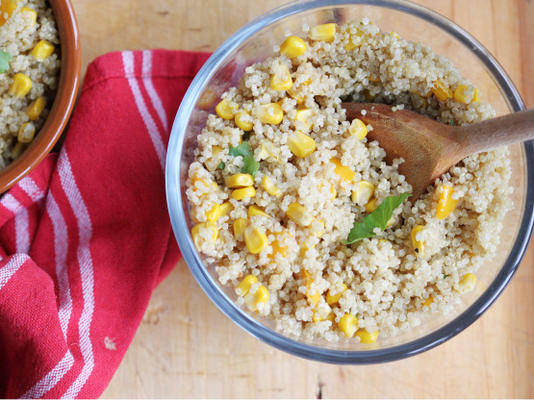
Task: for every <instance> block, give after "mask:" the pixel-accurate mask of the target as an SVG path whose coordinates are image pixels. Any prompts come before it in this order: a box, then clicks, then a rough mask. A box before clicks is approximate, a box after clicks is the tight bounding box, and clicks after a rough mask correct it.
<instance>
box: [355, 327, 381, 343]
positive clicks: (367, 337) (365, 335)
mask: <svg viewBox="0 0 534 400" xmlns="http://www.w3.org/2000/svg"><path fill="white" fill-rule="evenodd" d="M356 336H358V337H359V338H360V343H375V342H376V339H377V338H378V331H373V332H369V331H368V330H367V329H365V328H362V329H358V331H357V332H356Z"/></svg>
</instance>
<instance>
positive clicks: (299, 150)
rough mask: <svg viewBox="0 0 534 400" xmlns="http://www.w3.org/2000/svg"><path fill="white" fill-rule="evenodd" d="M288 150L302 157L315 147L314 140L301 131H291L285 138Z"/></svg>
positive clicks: (311, 151)
mask: <svg viewBox="0 0 534 400" xmlns="http://www.w3.org/2000/svg"><path fill="white" fill-rule="evenodd" d="M287 146H288V147H289V150H291V152H292V153H293V154H294V155H296V156H297V157H300V158H304V157H306V156H309V155H310V154H311V153H313V152H314V151H315V149H316V145H315V140H314V139H313V138H311V137H310V136H308V135H306V134H305V133H303V132H301V131H296V132H293V133H292V134H291V135H290V136H289V137H288V138H287Z"/></svg>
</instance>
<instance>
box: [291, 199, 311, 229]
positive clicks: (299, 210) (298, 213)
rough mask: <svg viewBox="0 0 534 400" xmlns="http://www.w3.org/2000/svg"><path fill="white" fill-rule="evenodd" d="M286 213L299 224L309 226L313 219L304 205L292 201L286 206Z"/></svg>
mask: <svg viewBox="0 0 534 400" xmlns="http://www.w3.org/2000/svg"><path fill="white" fill-rule="evenodd" d="M286 214H287V216H288V217H289V218H291V219H292V220H293V221H295V222H296V223H297V224H299V225H301V226H309V225H310V224H311V223H312V220H313V217H312V215H311V214H310V213H309V212H308V210H306V207H304V206H302V205H300V204H299V203H297V202H293V203H291V204H290V205H289V206H288V207H287V212H286Z"/></svg>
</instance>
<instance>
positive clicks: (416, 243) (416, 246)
mask: <svg viewBox="0 0 534 400" xmlns="http://www.w3.org/2000/svg"><path fill="white" fill-rule="evenodd" d="M423 229H425V227H424V226H422V225H415V226H414V227H413V229H412V233H411V234H410V237H411V239H412V247H413V250H414V251H415V252H416V253H417V254H423V252H424V251H425V243H424V242H423V241H422V240H417V234H418V233H419V232H421V231H422V230H423Z"/></svg>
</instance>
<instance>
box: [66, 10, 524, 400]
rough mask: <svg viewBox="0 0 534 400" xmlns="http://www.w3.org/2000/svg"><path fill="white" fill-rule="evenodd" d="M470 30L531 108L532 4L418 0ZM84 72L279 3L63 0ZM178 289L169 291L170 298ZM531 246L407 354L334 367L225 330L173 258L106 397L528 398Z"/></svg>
mask: <svg viewBox="0 0 534 400" xmlns="http://www.w3.org/2000/svg"><path fill="white" fill-rule="evenodd" d="M419 2H420V3H421V4H423V5H425V6H427V7H430V8H432V9H434V10H436V11H438V12H440V13H442V14H444V15H445V16H447V17H449V18H451V19H452V20H454V21H455V22H457V23H458V24H459V25H460V26H462V27H464V28H465V29H467V30H468V31H469V32H471V33H472V34H473V35H474V36H475V37H477V38H478V39H479V40H480V41H481V42H482V43H483V44H484V45H485V46H486V47H487V48H489V50H490V51H491V52H492V53H493V54H494V55H495V56H496V58H497V59H498V60H499V61H500V62H501V63H502V65H503V66H504V67H505V69H506V70H507V71H508V73H509V74H510V75H511V77H512V79H513V81H514V82H515V84H516V85H517V86H518V88H519V89H520V91H521V93H522V95H523V97H524V99H525V100H526V102H527V104H528V105H529V106H530V107H532V106H534V2H532V1H529V0H491V1H490V0H476V1H475V0H468V1H467V0H419ZM73 3H74V5H75V8H76V12H77V15H78V19H79V23H80V29H81V39H82V44H83V61H84V70H85V67H86V66H87V63H88V62H89V61H90V60H92V59H93V58H94V57H96V56H98V55H100V54H103V53H105V52H108V51H112V50H123V49H142V48H171V49H173V48H174V49H191V50H207V51H210V50H214V49H215V48H217V46H219V44H221V43H222V41H223V40H224V39H225V38H227V37H228V36H229V35H230V34H231V33H233V32H234V31H235V30H237V29H238V28H239V27H241V26H242V25H244V24H245V23H246V22H248V21H249V20H251V19H252V18H253V17H255V16H257V15H259V14H261V13H263V12H265V11H267V10H269V9H271V8H273V7H275V6H278V5H279V4H281V3H283V1H280V0H262V1H253V0H152V1H146V0H129V1H125V0H73ZM176 293H180V296H179V297H178V296H176ZM533 309H534V246H532V245H531V246H530V248H529V250H528V253H527V255H526V257H525V260H524V261H523V264H522V266H521V268H520V269H519V272H518V273H517V275H516V276H515V278H514V280H513V282H512V283H511V284H510V286H509V287H508V288H507V289H506V291H505V292H504V294H503V295H502V296H501V297H500V298H499V299H498V301H497V302H496V303H495V305H494V306H493V307H492V308H491V309H490V310H489V311H488V312H487V313H486V314H485V315H484V316H483V317H482V318H481V319H479V320H478V321H477V322H476V323H475V324H473V325H472V326H471V327H470V328H468V329H467V330H466V331H464V332H463V333H461V334H460V335H458V336H456V337H455V338H454V339H452V340H450V341H448V342H446V343H445V344H443V345H441V346H439V347H437V348H435V349H433V350H431V351H428V352H426V353H424V354H421V355H419V356H416V357H412V358H410V359H407V360H402V361H397V362H393V363H388V364H382V365H372V366H335V365H326V364H320V363H317V362H311V361H306V360H302V359H299V358H296V357H293V356H290V355H288V354H285V353H282V352H281V351H278V350H275V349H273V348H272V347H269V346H267V345H265V344H263V343H261V342H259V341H258V340H256V339H254V338H252V337H251V336H249V335H247V334H246V333H245V332H243V331H242V330H241V329H240V328H238V327H237V326H235V325H234V324H233V323H232V322H231V321H230V320H228V319H227V318H226V317H225V316H224V315H223V314H222V313H221V312H219V311H218V309H217V308H216V307H215V306H214V305H213V304H212V303H211V302H210V301H209V300H208V298H207V297H206V295H205V294H204V293H203V292H202V290H201V289H200V288H199V287H198V285H197V284H196V282H195V281H194V280H193V278H192V276H191V274H190V273H189V270H188V268H187V266H186V265H185V263H184V262H183V261H181V262H180V263H179V265H178V267H177V268H176V269H175V270H174V271H173V272H172V273H171V275H170V276H169V278H168V279H167V280H166V281H165V282H163V284H162V285H161V286H160V287H159V288H158V289H157V290H156V291H155V293H154V296H153V298H152V301H151V303H150V306H149V308H148V310H147V313H146V316H145V318H144V320H143V323H142V324H141V326H140V328H139V331H138V333H137V335H136V337H135V339H134V340H133V343H132V345H131V347H130V349H129V350H128V352H127V354H126V357H125V359H124V361H123V363H122V365H121V366H120V368H119V369H118V371H117V373H116V375H115V377H114V378H113V380H112V382H111V384H110V386H109V388H108V389H107V390H106V392H105V393H104V396H105V397H316V396H317V397H320V396H324V397H368V398H370V397H489V396H491V397H533V396H534V316H533Z"/></svg>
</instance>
